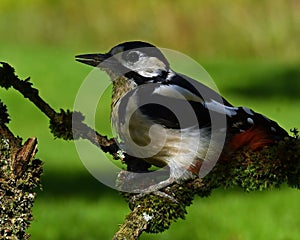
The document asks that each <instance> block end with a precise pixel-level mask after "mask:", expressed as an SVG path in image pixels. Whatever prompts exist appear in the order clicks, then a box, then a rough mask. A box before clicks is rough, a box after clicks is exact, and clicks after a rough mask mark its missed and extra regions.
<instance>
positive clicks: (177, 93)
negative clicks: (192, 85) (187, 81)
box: [153, 85, 204, 103]
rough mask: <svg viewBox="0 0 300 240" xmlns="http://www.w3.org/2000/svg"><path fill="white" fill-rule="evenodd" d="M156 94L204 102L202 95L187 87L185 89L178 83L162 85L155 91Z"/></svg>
mask: <svg viewBox="0 0 300 240" xmlns="http://www.w3.org/2000/svg"><path fill="white" fill-rule="evenodd" d="M153 93H155V94H159V95H162V96H165V97H170V98H178V99H183V100H188V101H194V102H200V103H204V101H203V99H202V98H201V97H198V96H197V95H195V94H194V93H192V92H190V91H189V90H187V89H184V88H182V87H180V86H177V85H161V86H159V87H157V88H155V90H154V91H153Z"/></svg>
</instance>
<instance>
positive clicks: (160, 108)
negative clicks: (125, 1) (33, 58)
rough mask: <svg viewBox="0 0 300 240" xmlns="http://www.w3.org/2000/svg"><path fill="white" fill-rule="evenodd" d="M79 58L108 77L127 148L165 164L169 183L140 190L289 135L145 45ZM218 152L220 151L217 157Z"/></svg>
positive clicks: (115, 123)
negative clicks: (167, 169)
mask: <svg viewBox="0 0 300 240" xmlns="http://www.w3.org/2000/svg"><path fill="white" fill-rule="evenodd" d="M76 60H77V61H79V62H82V63H85V64H88V65H92V66H94V67H98V68H100V69H101V70H104V71H106V72H107V74H108V75H109V76H110V78H111V80H112V82H113V94H112V105H111V106H112V113H111V120H112V124H113V126H114V128H115V131H116V133H117V135H118V138H119V141H120V143H121V146H122V148H123V149H124V151H125V152H126V153H128V154H129V155H132V156H135V157H136V158H137V159H143V160H145V161H147V162H148V163H150V164H153V165H155V166H158V167H162V166H165V165H167V166H168V167H169V178H168V179H167V180H164V181H162V182H160V184H158V185H157V186H156V187H152V188H151V187H149V188H147V189H146V190H145V191H144V192H151V191H154V190H158V189H160V188H162V187H165V186H167V185H169V184H171V183H173V182H180V181H182V180H186V179H190V178H193V177H195V176H197V175H199V171H200V168H201V166H202V165H203V162H210V161H211V160H210V158H214V157H219V156H221V157H222V156H223V157H224V156H225V155H228V154H230V153H231V152H234V151H236V150H237V149H240V148H242V147H249V148H250V149H252V150H258V149H260V148H262V147H264V146H266V145H268V144H272V143H274V141H276V140H280V139H283V138H284V137H285V136H287V132H286V131H285V130H284V129H282V128H281V127H280V126H279V125H278V124H277V123H276V122H274V121H272V120H270V119H269V118H267V117H265V116H263V115H261V114H259V113H256V112H254V111H253V110H251V109H249V108H246V107H235V106H233V105H231V104H230V103H229V102H228V101H226V100H225V99H224V98H223V97H221V96H220V95H219V94H218V93H217V92H215V91H214V90H212V89H210V88H208V87H207V86H205V85H203V84H201V83H200V82H198V81H196V80H194V79H191V78H189V77H187V76H185V75H183V74H180V73H176V72H175V71H173V70H172V69H171V68H170V65H169V62H168V60H167V59H166V58H165V56H164V55H163V54H162V52H161V51H160V50H159V49H158V48H156V47H155V46H153V45H151V44H149V43H146V42H141V41H132V42H125V43H121V44H119V45H117V46H115V47H113V48H112V49H111V50H110V51H109V52H108V53H105V54H84V55H78V56H76ZM214 134H215V136H216V137H212V136H213V135H214ZM222 136H224V138H222ZM220 139H221V140H220ZM222 139H223V140H222ZM209 149H210V150H209ZM217 149H221V153H219V154H216V156H214V153H215V152H218V151H217ZM208 151H210V152H211V153H212V154H208Z"/></svg>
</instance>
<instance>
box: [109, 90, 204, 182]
mask: <svg viewBox="0 0 300 240" xmlns="http://www.w3.org/2000/svg"><path fill="white" fill-rule="evenodd" d="M122 100H124V99H123V98H121V99H119V100H118V101H117V102H116V103H115V104H114V106H113V109H112V124H113V127H114V129H115V131H116V135H117V136H118V139H119V140H120V141H121V143H122V146H123V148H124V150H125V152H127V153H128V154H129V155H132V156H135V157H137V158H143V159H145V160H146V161H148V162H149V163H151V164H153V165H155V166H159V167H162V166H165V165H168V166H169V167H170V175H171V177H174V178H175V179H187V178H190V177H191V172H190V171H187V170H188V169H189V168H190V167H191V166H193V165H195V164H196V163H195V162H196V161H202V160H203V159H204V158H205V155H206V152H207V149H208V146H209V143H210V137H209V134H208V130H207V129H199V128H198V127H190V128H185V129H170V128H166V127H164V126H163V125H160V124H156V123H155V122H153V121H152V120H151V119H149V118H147V117H146V116H145V115H144V114H143V113H142V112H141V111H140V110H139V109H138V105H137V99H136V96H135V95H134V94H132V95H131V97H129V98H128V102H127V104H124V106H126V107H125V108H126V109H124V110H121V111H120V109H119V108H120V106H123V104H121V102H122ZM126 101H127V100H126ZM120 112H122V113H123V114H125V116H120Z"/></svg>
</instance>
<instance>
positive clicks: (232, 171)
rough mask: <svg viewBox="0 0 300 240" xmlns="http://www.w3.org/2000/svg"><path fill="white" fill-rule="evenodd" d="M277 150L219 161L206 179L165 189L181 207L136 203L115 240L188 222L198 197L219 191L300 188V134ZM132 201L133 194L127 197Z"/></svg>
mask: <svg viewBox="0 0 300 240" xmlns="http://www.w3.org/2000/svg"><path fill="white" fill-rule="evenodd" d="M294 135H295V136H294V137H287V138H286V139H284V140H283V141H280V142H278V143H277V144H275V145H273V146H266V147H265V148H263V149H262V150H261V151H255V152H253V151H250V150H248V149H241V150H239V151H238V152H236V153H235V154H234V155H233V156H232V158H231V159H230V160H227V161H223V162H221V161H219V162H217V164H216V166H215V167H214V168H213V170H212V171H211V172H210V173H209V174H208V175H207V176H206V177H204V178H203V179H199V178H197V179H194V180H190V181H188V182H185V183H182V184H177V183H176V184H173V185H171V186H168V187H167V188H165V189H163V191H165V192H166V193H167V194H170V195H171V196H172V197H174V198H175V199H176V201H177V203H175V202H172V201H169V200H168V199H167V198H161V197H159V196H157V195H155V194H149V195H147V196H145V197H143V198H141V199H139V200H138V201H136V202H135V204H134V206H131V207H132V212H131V213H130V214H129V215H128V216H127V217H126V219H125V223H124V224H123V225H121V227H120V229H119V231H118V232H117V233H116V234H115V236H114V239H115V240H119V239H120V240H121V239H127V240H134V239H138V237H139V236H140V234H141V233H142V232H144V231H146V232H150V233H157V232H163V231H165V230H166V229H168V228H169V226H170V224H171V223H172V222H174V221H176V220H177V219H179V218H182V219H184V217H185V214H186V207H187V206H189V205H191V203H192V201H193V198H194V196H195V195H198V196H200V197H207V196H209V195H210V194H211V192H212V190H214V189H216V188H224V189H228V188H232V187H239V188H242V189H243V190H245V191H247V192H250V191H262V190H266V189H272V188H278V187H280V186H281V185H282V184H284V183H287V184H288V186H290V187H295V188H298V189H299V188H300V139H299V137H298V134H297V132H295V133H294ZM124 196H125V198H126V199H127V200H128V201H130V199H131V198H132V196H133V195H132V194H129V193H126V194H124Z"/></svg>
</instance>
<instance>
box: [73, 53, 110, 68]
mask: <svg viewBox="0 0 300 240" xmlns="http://www.w3.org/2000/svg"><path fill="white" fill-rule="evenodd" d="M75 60H76V61H78V62H81V63H84V64H87V65H91V66H93V67H97V66H99V65H100V64H103V65H106V64H105V63H107V64H109V63H112V62H113V60H112V55H111V54H110V53H105V54H100V53H99V54H98V53H97V54H82V55H77V56H75Z"/></svg>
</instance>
